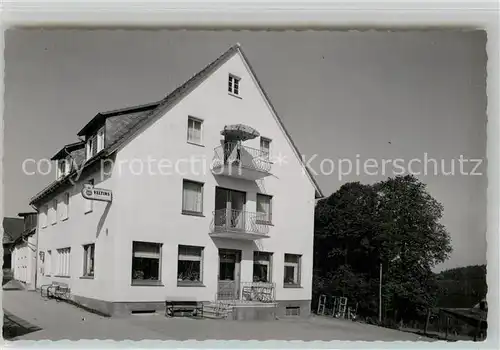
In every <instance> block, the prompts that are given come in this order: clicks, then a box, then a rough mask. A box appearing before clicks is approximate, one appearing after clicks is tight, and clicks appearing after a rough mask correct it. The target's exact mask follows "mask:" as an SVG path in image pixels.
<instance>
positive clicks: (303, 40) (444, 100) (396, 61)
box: [3, 29, 487, 270]
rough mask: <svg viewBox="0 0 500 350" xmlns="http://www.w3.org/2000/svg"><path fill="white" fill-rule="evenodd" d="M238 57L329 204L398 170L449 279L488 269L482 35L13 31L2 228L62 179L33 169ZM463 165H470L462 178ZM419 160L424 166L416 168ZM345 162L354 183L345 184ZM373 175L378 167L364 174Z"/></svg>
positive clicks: (8, 52) (8, 50)
mask: <svg viewBox="0 0 500 350" xmlns="http://www.w3.org/2000/svg"><path fill="white" fill-rule="evenodd" d="M235 43H240V44H241V46H242V48H243V50H244V52H245V54H246V56H247V57H248V59H249V61H250V63H251V64H252V66H253V68H254V70H255V72H256V74H257V76H258V77H259V80H260V81H261V83H262V85H263V87H264V89H265V90H266V92H267V93H268V95H269V97H270V99H271V101H272V103H273V105H274V106H275V108H276V110H277V112H278V114H279V115H280V117H281V118H282V119H283V121H284V124H285V126H286V128H287V130H288V131H289V133H290V134H291V136H292V139H293V140H294V142H295V143H296V144H297V146H298V148H299V150H300V151H301V153H302V154H303V155H304V156H305V159H306V161H309V160H310V159H311V158H312V159H313V160H312V161H311V162H310V163H309V164H310V166H311V168H312V169H313V171H315V172H316V173H318V175H317V176H316V179H317V182H318V183H319V186H320V187H321V189H322V191H323V192H324V194H325V195H330V194H331V193H333V192H335V191H336V190H338V189H339V187H340V186H341V185H342V184H344V183H346V182H350V181H360V182H362V183H367V184H370V183H374V182H377V181H380V180H383V179H385V178H387V177H388V176H394V175H397V174H398V173H394V171H401V169H402V168H401V167H399V168H395V166H394V167H391V164H396V159H400V160H399V161H398V162H399V163H398V164H400V165H401V164H402V165H403V167H404V169H405V170H407V171H413V172H418V173H419V174H417V177H418V178H419V179H420V180H421V181H422V182H424V183H425V184H426V185H427V190H428V191H429V193H430V194H431V195H432V196H433V197H434V198H436V200H438V201H439V202H440V203H442V204H443V206H444V215H443V218H442V223H443V224H444V225H445V226H446V228H447V230H448V231H449V232H450V235H451V240H452V246H453V249H454V251H453V253H452V255H451V258H450V259H449V260H447V261H446V262H445V263H444V264H442V265H440V266H438V270H442V269H445V268H452V267H458V266H467V265H473V264H484V263H486V239H485V235H486V188H487V178H486V68H485V67H486V60H487V58H486V51H485V45H486V35H485V33H484V32H480V31H469V32H459V31H420V32H418V31H414V32H411V31H399V32H389V31H363V32H362V31H337V32H335V31H300V32H293V31H276V32H266V31H260V32H252V31H213V32H210V31H205V32H196V31H167V30H159V31H154V30H148V31H124V30H93V31H92V30H88V31H84V30H21V29H16V30H9V31H7V32H6V35H5V99H4V101H5V110H4V159H3V171H4V208H5V215H6V216H16V215H17V213H18V212H21V211H27V210H30V209H31V208H30V207H29V205H28V202H29V199H30V197H32V196H33V195H34V194H36V193H37V192H38V191H40V190H41V189H42V188H43V187H44V186H45V185H47V184H48V183H50V182H52V181H53V179H54V173H53V172H52V173H51V174H49V175H41V174H36V175H27V174H25V172H24V171H23V167H22V164H23V161H24V160H26V159H35V160H40V159H44V158H49V159H50V157H51V156H52V155H54V154H55V153H56V151H58V150H59V149H60V148H61V147H62V146H63V145H65V144H67V143H71V142H75V141H77V137H76V133H77V132H78V131H79V130H80V129H81V128H82V127H83V126H84V125H85V124H86V123H87V122H88V121H89V120H90V119H91V118H92V117H94V116H95V115H96V114H97V113H98V112H102V111H106V110H112V109H117V108H122V107H127V106H132V105H137V104H144V103H147V102H152V101H156V100H159V99H161V98H163V97H164V96H166V95H167V94H168V93H169V92H170V91H172V90H173V89H175V88H176V87H177V86H178V85H180V84H181V83H183V82H184V81H186V80H187V79H189V78H190V77H191V76H192V75H194V74H195V73H196V72H198V71H199V70H200V69H202V68H203V67H204V66H205V65H207V64H208V63H209V62H210V61H212V60H213V59H215V58H216V57H218V56H219V55H220V54H221V53H222V52H223V51H225V50H226V49H227V48H229V47H230V46H231V45H233V44H235ZM460 157H463V159H467V160H469V161H468V162H466V163H463V164H464V166H463V168H462V169H460V164H459V158H460ZM370 159H371V160H370ZM412 159H418V160H420V163H418V162H413V163H412V164H413V165H412V166H411V167H410V161H411V160H412ZM431 159H435V160H436V163H433V161H432V160H431ZM476 159H477V160H478V161H474V160H476ZM348 160H350V162H351V164H352V165H353V170H352V171H351V173H350V174H345V173H346V172H347V171H345V170H348V163H347V162H348ZM356 160H358V164H360V168H359V171H356ZM367 161H368V162H369V164H375V162H376V163H377V164H376V166H378V167H375V168H374V167H370V168H368V172H365V171H363V164H364V162H367ZM390 161H392V162H393V163H389V162H390ZM480 161H482V162H481V163H480V164H479V162H480ZM382 162H386V163H385V164H386V166H385V169H384V167H383V166H382V165H383V164H382ZM425 163H427V164H428V166H427V172H426V173H425V170H426V169H425V168H424V166H423V164H425ZM332 164H333V165H334V166H335V169H334V171H332V168H331V166H332ZM387 164H388V165H387ZM435 164H436V165H437V167H436V165H435ZM452 164H453V165H452ZM475 164H478V167H477V169H474V168H475ZM341 166H342V169H343V171H344V173H343V174H345V175H344V176H342V175H343V174H341V173H340V172H339V169H340V167H341ZM452 167H454V168H452ZM46 169H47V167H46V166H45V167H42V168H41V170H42V171H46ZM31 170H32V169H31ZM452 170H453V171H452ZM322 171H323V173H322ZM445 173H446V174H449V175H446V174H445ZM475 174H482V175H475ZM339 175H340V176H339Z"/></svg>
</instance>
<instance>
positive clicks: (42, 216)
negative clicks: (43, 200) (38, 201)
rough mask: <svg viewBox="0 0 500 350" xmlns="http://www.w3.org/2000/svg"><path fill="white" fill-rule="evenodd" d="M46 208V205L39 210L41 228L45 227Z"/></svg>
mask: <svg viewBox="0 0 500 350" xmlns="http://www.w3.org/2000/svg"><path fill="white" fill-rule="evenodd" d="M47 209H48V207H47V206H46V205H44V206H43V207H42V208H41V209H40V226H41V227H42V228H45V227H47V211H48V210H47Z"/></svg>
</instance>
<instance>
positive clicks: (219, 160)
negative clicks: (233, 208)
mask: <svg viewBox="0 0 500 350" xmlns="http://www.w3.org/2000/svg"><path fill="white" fill-rule="evenodd" d="M271 164H272V163H271V161H270V159H269V152H265V151H262V150H260V149H256V148H251V147H247V146H243V145H242V144H241V143H237V142H228V143H225V144H224V145H222V146H219V147H216V148H215V149H214V159H213V167H212V171H213V172H214V173H215V174H220V175H229V176H235V177H243V178H249V179H253V178H262V177H265V176H267V175H269V173H270V171H271Z"/></svg>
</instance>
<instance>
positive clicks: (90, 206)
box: [84, 179, 94, 214]
mask: <svg viewBox="0 0 500 350" xmlns="http://www.w3.org/2000/svg"><path fill="white" fill-rule="evenodd" d="M86 185H88V186H90V187H94V179H90V180H88V181H87V183H86ZM84 201H85V204H84V205H85V214H86V213H90V212H91V211H92V210H93V209H94V201H92V200H90V199H85V198H84Z"/></svg>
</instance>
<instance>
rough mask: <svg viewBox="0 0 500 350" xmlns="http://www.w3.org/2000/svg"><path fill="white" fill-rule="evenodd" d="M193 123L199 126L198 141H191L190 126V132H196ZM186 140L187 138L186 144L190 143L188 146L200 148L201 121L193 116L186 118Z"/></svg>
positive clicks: (201, 137) (201, 143) (201, 135)
mask: <svg viewBox="0 0 500 350" xmlns="http://www.w3.org/2000/svg"><path fill="white" fill-rule="evenodd" d="M195 123H199V124H200V139H199V141H198V140H194V139H192V135H193V132H191V133H190V128H191V125H192V130H196V129H195ZM190 137H191V138H190ZM186 138H187V142H188V143H190V144H193V145H197V146H202V145H203V119H200V118H196V117H193V116H188V123H187V136H186Z"/></svg>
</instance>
